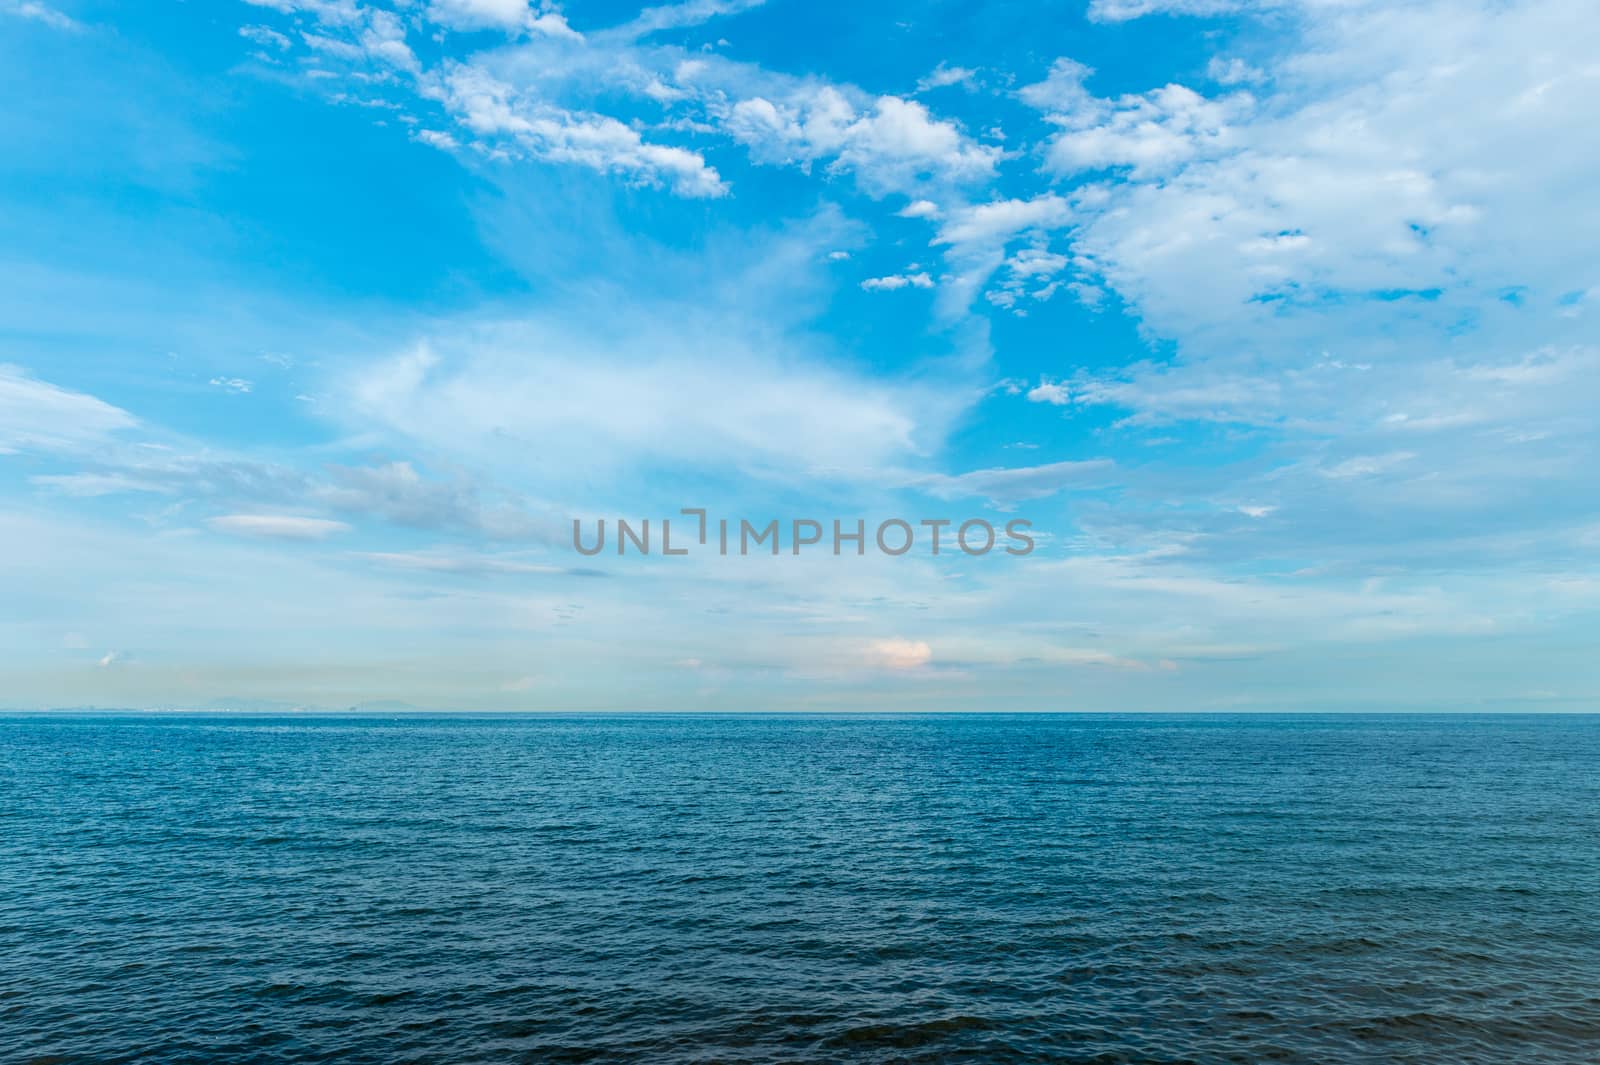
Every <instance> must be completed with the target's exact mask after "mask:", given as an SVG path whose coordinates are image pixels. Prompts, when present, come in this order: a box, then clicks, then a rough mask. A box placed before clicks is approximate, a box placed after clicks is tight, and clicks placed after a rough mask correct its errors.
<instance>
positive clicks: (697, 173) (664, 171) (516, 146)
mask: <svg viewBox="0 0 1600 1065" xmlns="http://www.w3.org/2000/svg"><path fill="white" fill-rule="evenodd" d="M428 92H429V93H430V94H431V95H433V96H435V97H436V98H437V99H438V100H439V101H440V102H441V103H442V104H443V105H444V107H445V108H446V109H447V110H448V111H449V112H450V113H451V114H452V115H454V116H455V118H456V119H457V121H459V122H460V123H461V124H462V125H463V126H464V127H465V128H466V129H467V130H469V131H471V132H472V133H473V134H474V135H475V136H477V137H479V138H488V139H490V140H491V141H498V142H499V144H500V145H501V149H502V150H505V151H512V152H516V153H519V154H524V155H526V156H528V157H531V158H536V159H543V160H548V161H551V162H559V163H570V164H574V165H577V166H584V167H588V168H589V169H592V170H597V171H600V172H603V173H617V174H622V175H624V176H625V177H627V178H628V179H629V180H631V181H633V182H635V183H639V184H645V185H659V184H665V185H668V186H669V187H671V189H672V191H673V192H675V193H677V194H678V195H680V196H685V197H690V198H702V199H704V198H713V199H714V198H716V197H719V196H724V195H726V194H727V192H728V186H727V184H726V183H725V182H724V181H723V180H722V178H721V176H720V175H718V173H717V171H716V169H715V168H714V167H712V166H710V165H709V164H707V163H706V161H705V157H704V156H702V155H701V154H700V153H698V152H694V151H690V150H689V149H687V148H679V147H675V146H672V145H665V144H653V143H650V142H648V141H646V140H644V138H643V137H641V136H640V135H639V133H638V131H637V130H635V129H633V128H632V127H630V126H627V125H625V124H624V123H622V122H619V121H618V120H617V119H615V118H611V117H610V116H607V115H600V114H594V113H585V112H577V111H568V110H565V109H563V108H560V107H556V106H554V105H552V104H550V103H547V102H546V101H544V100H542V99H540V98H538V97H536V96H533V95H531V94H529V93H525V92H519V91H518V90H517V89H515V88H514V87H513V86H511V85H509V84H507V83H506V82H503V81H500V80H498V79H496V78H494V77H493V76H491V75H489V74H488V73H486V72H485V71H483V70H481V69H479V68H477V67H474V66H471V65H465V64H459V63H454V64H448V65H447V66H446V68H445V70H444V73H443V74H442V75H441V76H439V77H437V78H436V79H434V80H432V81H431V82H430V84H429V86H428Z"/></svg>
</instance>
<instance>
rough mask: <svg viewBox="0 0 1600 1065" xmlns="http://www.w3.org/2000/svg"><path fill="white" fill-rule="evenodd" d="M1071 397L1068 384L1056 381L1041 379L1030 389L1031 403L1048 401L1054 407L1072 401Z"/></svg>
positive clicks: (1029, 398)
mask: <svg viewBox="0 0 1600 1065" xmlns="http://www.w3.org/2000/svg"><path fill="white" fill-rule="evenodd" d="M1071 398H1072V397H1071V394H1070V393H1069V392H1068V391H1067V386H1066V385H1063V384H1058V383H1056V382H1055V381H1048V380H1047V381H1040V382H1039V383H1038V384H1037V385H1035V386H1034V387H1033V388H1031V389H1029V390H1028V402H1029V403H1048V404H1050V405H1051V406H1053V407H1064V406H1066V405H1067V404H1068V403H1069V402H1071Z"/></svg>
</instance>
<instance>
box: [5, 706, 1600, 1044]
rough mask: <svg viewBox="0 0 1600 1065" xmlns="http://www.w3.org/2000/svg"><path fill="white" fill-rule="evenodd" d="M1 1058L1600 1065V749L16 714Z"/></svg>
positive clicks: (1540, 727) (1327, 727) (793, 723)
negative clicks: (1599, 1064)
mask: <svg viewBox="0 0 1600 1065" xmlns="http://www.w3.org/2000/svg"><path fill="white" fill-rule="evenodd" d="M0 1060H4V1061H19V1062H133V1061H140V1062H144V1061H151V1062H174V1063H178V1062H279V1061H282V1062H290V1061H293V1062H300V1061H341V1062H368V1061H370V1062H401V1061H415V1062H501V1061H529V1062H561V1061H641V1062H677V1061H684V1062H689V1061H696V1062H791V1061H870V1062H947V1061H972V1062H1009V1061H1018V1062H1021V1061H1027V1062H1095V1063H1107V1065H1109V1063H1119V1062H1127V1063H1133V1062H1148V1063H1179V1062H1194V1063H1210V1062H1304V1063H1317V1065H1338V1063H1345V1062H1350V1063H1371V1062H1384V1063H1406V1062H1416V1063H1429V1065H1435V1063H1447V1065H1474V1063H1484V1065H1505V1063H1513V1062H1514V1063H1518V1065H1540V1063H1561V1065H1569V1063H1579V1062H1595V1061H1600V719H1597V718H1595V717H1510V716H1506V717H1500V716H1495V717H1484V716H1398V715H1397V716H1334V715H1328V716H1314V717H1301V716H1243V715H1241V716H1189V715H1184V716H1173V717H1162V716H1107V717H1098V716H1097V717H1088V716H1074V715H1060V716H1023V715H1015V716H1009V715H975V716H936V715H929V716H873V717H846V716H755V715H751V716H726V717H725V716H709V715H707V716H676V715H674V716H646V715H637V716H573V717H556V716H549V717H540V716H521V717H517V716H504V717H470V718H469V717H449V716H403V715H402V716H396V715H390V716H386V717H380V716H348V717H320V716H279V717H259V716H251V717H246V716H240V715H227V716H223V715H194V714H190V715H177V714H146V715H131V714H130V715H60V714H57V715H39V714H29V715H24V714H11V715H4V716H0Z"/></svg>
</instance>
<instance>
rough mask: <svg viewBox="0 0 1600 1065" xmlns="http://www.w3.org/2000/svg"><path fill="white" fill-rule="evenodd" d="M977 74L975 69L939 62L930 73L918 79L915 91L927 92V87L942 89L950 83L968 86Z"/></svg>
mask: <svg viewBox="0 0 1600 1065" xmlns="http://www.w3.org/2000/svg"><path fill="white" fill-rule="evenodd" d="M977 76H978V72H977V71H975V70H969V69H967V68H966V67H952V66H946V65H945V64H943V63H940V64H939V65H938V66H937V67H935V68H934V69H933V72H932V73H930V74H928V75H927V76H926V77H924V78H920V79H918V81H917V91H918V92H927V91H928V90H929V89H942V88H945V87H947V86H950V85H965V86H967V87H969V88H970V87H971V86H972V85H973V82H974V79H976V78H977Z"/></svg>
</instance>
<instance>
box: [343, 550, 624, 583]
mask: <svg viewBox="0 0 1600 1065" xmlns="http://www.w3.org/2000/svg"><path fill="white" fill-rule="evenodd" d="M359 557H360V558H363V559H366V560H367V561H369V562H376V563H378V564H380V565H384V566H390V567H393V568H395V569H402V570H412V571H415V572H420V573H448V574H459V575H467V576H495V577H525V576H549V575H565V576H577V577H597V576H602V575H603V573H602V571H600V570H595V569H589V568H585V567H579V568H574V567H571V566H553V565H550V564H548V563H542V562H528V561H525V560H522V559H517V558H502V557H498V556H493V555H482V554H461V553H451V552H440V551H435V552H420V551H368V552H364V553H362V554H360V555H359Z"/></svg>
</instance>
